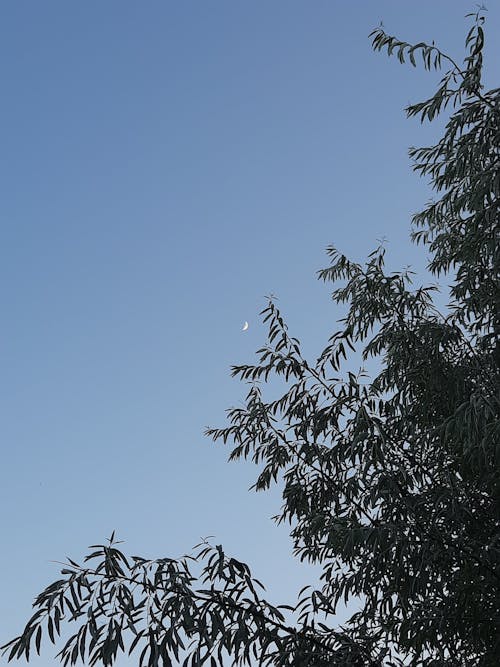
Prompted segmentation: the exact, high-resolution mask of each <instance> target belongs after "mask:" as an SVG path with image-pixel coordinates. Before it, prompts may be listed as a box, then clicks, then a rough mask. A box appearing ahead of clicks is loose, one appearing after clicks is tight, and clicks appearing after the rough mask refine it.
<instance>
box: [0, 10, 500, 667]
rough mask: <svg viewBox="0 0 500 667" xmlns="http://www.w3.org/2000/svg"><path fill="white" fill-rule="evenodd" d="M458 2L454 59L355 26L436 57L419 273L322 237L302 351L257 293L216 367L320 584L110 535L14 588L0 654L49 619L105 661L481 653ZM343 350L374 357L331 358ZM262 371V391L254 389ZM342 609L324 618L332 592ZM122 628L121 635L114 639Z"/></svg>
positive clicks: (486, 600) (489, 618)
mask: <svg viewBox="0 0 500 667" xmlns="http://www.w3.org/2000/svg"><path fill="white" fill-rule="evenodd" d="M471 16H472V27H471V29H470V31H469V33H468V35H467V38H466V49H467V54H466V56H465V59H464V62H463V65H462V66H460V65H458V64H457V62H456V61H455V60H453V59H452V58H450V57H449V56H447V55H445V54H444V53H442V52H441V51H440V50H439V49H438V48H437V47H436V46H434V45H427V44H424V43H419V44H415V45H411V44H408V43H406V42H402V41H399V40H398V39H396V38H395V37H392V36H389V35H387V34H386V33H385V32H384V31H383V30H382V28H378V29H376V30H375V31H374V32H373V33H372V34H371V37H372V40H373V47H374V49H375V50H376V51H383V50H386V51H387V53H388V54H389V55H391V54H396V55H397V57H398V58H399V60H400V61H401V62H406V61H409V62H410V63H411V64H412V65H414V66H415V65H416V63H417V57H419V58H421V59H422V60H423V64H424V66H425V68H426V69H427V70H431V69H440V68H441V67H442V66H443V65H445V66H446V68H447V69H445V74H444V76H443V78H442V79H441V82H440V85H439V87H438V89H437V91H436V93H435V94H434V95H433V96H432V97H430V98H429V99H428V100H426V101H424V102H421V103H419V104H415V105H412V106H410V107H408V109H407V113H408V116H410V117H411V116H417V117H420V118H421V120H422V121H426V120H428V121H432V120H433V119H434V118H435V117H437V116H438V115H439V114H440V113H442V112H443V111H445V110H446V108H447V107H449V108H450V109H451V115H450V117H449V119H448V121H447V124H446V128H445V131H444V135H443V137H442V139H441V140H440V141H439V142H438V143H437V144H436V145H435V146H430V147H426V148H412V149H411V150H410V156H411V158H412V159H413V161H414V169H415V170H416V171H417V172H418V173H420V174H422V175H426V176H428V177H430V180H431V183H432V186H433V188H434V190H435V192H436V195H437V197H438V198H437V199H436V200H435V201H433V202H431V203H429V204H428V205H427V206H426V208H425V209H424V210H423V211H422V212H420V213H418V214H417V215H415V216H414V218H413V224H414V229H413V233H412V237H413V239H414V241H415V242H416V243H421V244H423V245H425V246H426V247H427V249H428V252H429V253H430V257H431V259H430V265H429V268H430V270H431V271H432V272H433V273H434V274H436V275H440V274H442V275H445V276H447V277H448V279H449V280H451V281H452V285H451V288H450V301H451V302H450V305H449V307H448V309H447V311H446V312H445V313H444V314H442V313H440V312H439V310H438V309H437V307H436V305H435V298H434V294H433V292H434V291H435V290H436V287H434V286H432V285H424V286H420V287H418V288H413V286H412V280H411V273H410V272H408V271H405V272H399V273H390V274H388V273H387V272H385V270H384V253H385V251H384V248H383V247H379V248H377V249H376V250H375V251H374V252H373V253H371V255H369V257H368V259H367V261H366V263H365V265H360V264H357V263H354V262H352V261H350V260H349V259H348V258H347V257H345V256H344V255H342V254H341V253H340V252H338V251H337V250H336V249H335V248H329V249H328V254H329V257H330V260H331V261H330V265H329V266H328V267H327V268H326V269H324V270H322V271H320V274H319V275H320V278H321V279H323V280H324V281H332V282H333V283H335V290H334V292H333V299H334V301H335V302H337V303H339V304H345V308H346V315H345V318H344V319H343V320H342V321H341V326H340V328H339V330H338V331H336V332H335V333H334V334H333V335H332V336H331V338H330V339H329V341H328V344H327V345H326V347H325V349H324V350H323V351H322V352H321V354H320V356H319V358H318V359H317V360H316V361H315V362H310V361H307V360H306V359H305V358H304V357H303V356H302V353H301V346H300V343H299V341H298V340H297V339H296V338H293V337H292V336H290V335H289V333H288V329H287V326H286V324H285V322H284V319H283V317H282V315H281V313H280V311H279V309H278V307H277V306H276V304H275V302H274V301H273V300H270V301H269V303H268V305H267V307H266V308H265V310H264V311H263V316H264V321H265V322H267V323H268V325H269V334H268V341H267V345H266V346H265V347H263V348H262V349H260V350H259V351H258V354H259V355H260V357H259V361H258V363H257V364H254V365H243V366H235V367H234V368H233V374H234V375H235V376H237V377H239V378H241V379H242V380H244V381H250V382H251V388H250V391H249V392H248V396H247V400H246V405H245V407H244V408H235V409H232V410H230V411H229V413H228V414H229V425H228V426H226V427H225V428H221V429H209V430H208V434H209V435H210V436H211V437H212V438H214V439H215V440H222V441H223V442H227V441H230V442H232V443H233V445H234V447H233V449H232V453H231V456H230V458H231V459H239V458H245V459H251V460H252V461H253V462H254V463H256V464H257V465H258V466H260V472H259V475H258V478H257V481H256V483H255V489H256V490H261V489H267V488H269V487H270V485H271V484H275V483H276V484H280V485H281V487H282V489H283V505H282V507H281V510H280V513H279V514H278V516H277V517H276V520H277V522H278V523H280V522H289V523H290V526H291V528H290V530H291V533H290V535H291V539H292V541H293V545H294V550H295V554H296V556H297V557H298V558H300V559H301V560H303V561H311V562H315V563H320V564H321V565H322V586H321V588H320V589H319V590H313V589H311V588H306V589H305V590H303V591H302V592H301V594H300V595H299V599H298V602H297V604H296V606H295V607H293V608H292V607H287V606H286V605H281V606H273V605H271V604H270V603H269V602H267V601H266V600H265V598H264V597H263V593H262V588H263V587H262V585H261V584H260V582H258V581H257V580H256V579H254V578H253V577H252V575H251V572H250V570H249V568H248V566H247V565H246V564H245V563H243V562H241V561H239V560H236V559H235V558H231V557H229V556H228V555H226V554H225V553H224V551H223V549H222V547H221V546H213V545H211V544H209V543H208V542H203V543H202V544H200V545H198V547H196V548H195V550H194V552H193V554H192V555H190V556H186V557H185V558H183V559H180V560H174V559H171V558H161V559H158V560H154V561H147V560H145V559H143V558H140V557H138V556H132V557H126V556H125V555H124V554H123V553H122V551H120V550H119V549H118V544H117V543H116V542H115V541H114V535H112V536H111V538H110V540H109V543H107V544H104V545H97V546H95V547H92V551H91V553H89V555H88V556H86V557H85V559H84V562H83V564H82V565H80V564H78V563H77V562H75V561H73V560H68V562H67V563H66V564H65V566H64V569H63V570H62V577H63V578H61V579H59V580H58V581H55V582H54V583H53V584H51V585H50V586H48V587H47V588H46V589H45V590H44V591H43V592H42V593H41V594H40V595H39V596H38V597H37V598H36V599H35V602H34V608H35V613H34V614H33V616H32V617H31V619H30V620H29V621H28V623H27V624H26V627H25V629H24V631H23V633H22V634H21V635H20V636H19V637H17V638H15V639H13V640H12V641H10V642H9V643H8V644H6V645H5V646H4V647H3V648H4V652H5V653H6V655H7V656H8V659H9V660H11V659H13V658H20V657H22V656H25V657H26V658H28V659H29V657H30V649H32V648H33V647H34V648H35V649H36V650H37V651H39V649H40V645H41V641H42V639H43V637H44V636H45V635H46V634H47V635H48V637H49V639H50V640H51V641H52V642H53V643H54V642H55V641H56V638H57V636H58V635H59V634H60V631H61V625H62V624H63V622H64V623H69V626H68V627H73V628H75V632H74V633H73V634H72V636H71V637H70V638H69V639H68V641H67V642H66V644H65V645H64V646H62V648H61V650H60V653H59V654H58V655H59V657H60V659H61V660H62V662H63V663H64V665H67V664H68V663H69V664H74V663H75V662H76V661H77V660H78V659H79V657H81V659H82V660H88V661H89V664H90V665H95V664H100V663H102V664H103V665H105V666H107V665H111V664H113V662H114V660H115V659H116V657H117V655H118V654H119V653H120V652H122V651H126V650H128V651H129V652H132V651H136V652H137V654H138V655H139V663H140V664H141V665H145V664H147V665H150V666H152V665H158V664H160V663H161V664H163V665H172V664H174V663H176V664H178V663H179V661H180V660H181V661H182V660H183V661H184V662H183V664H185V665H192V666H195V665H202V664H205V663H206V664H210V665H211V666H212V667H215V666H216V665H222V664H223V663H224V661H226V664H229V663H231V664H252V662H253V663H255V664H256V663H258V664H262V665H276V666H281V665H283V666H284V665H296V666H298V665H300V666H303V665H304V666H306V665H311V666H312V665H314V666H315V667H320V666H326V665H329V666H331V665H357V666H361V665H363V666H364V665H382V664H384V665H398V664H412V665H427V666H428V665H436V666H437V665H454V666H456V665H484V666H488V665H491V666H493V665H496V664H498V663H497V661H498V656H499V655H500V640H499V637H500V632H499V631H500V588H499V585H500V474H499V473H500V428H499V407H500V382H499V365H500V290H499V279H500V243H499V241H500V239H499V229H500V226H499V205H500V169H499V159H500V153H499V145H500V120H499V117H500V90H499V89H494V90H490V91H488V92H486V91H484V89H483V85H482V66H483V59H482V58H483V56H482V54H483V43H484V34H483V22H484V17H483V14H482V12H481V11H480V12H478V13H477V14H474V15H471ZM350 351H355V352H359V353H361V354H362V356H363V358H364V359H368V358H370V357H374V358H375V359H377V360H378V364H379V366H380V370H379V372H378V373H377V374H376V375H375V377H373V378H369V377H367V376H366V375H365V374H363V373H359V374H354V373H353V372H351V371H350V370H346V371H345V372H344V371H343V368H344V367H345V365H346V363H348V362H349V359H350ZM269 377H278V378H281V379H282V380H283V382H284V389H283V393H282V394H281V395H280V396H279V397H278V398H277V399H273V400H266V399H265V397H264V388H263V387H264V386H265V383H266V381H267V380H268V378H269ZM354 596H358V597H359V598H360V600H361V608H360V610H359V611H358V612H356V613H355V614H354V615H353V616H352V617H351V618H350V620H349V622H348V623H347V624H346V625H345V627H342V628H339V629H334V627H332V624H333V621H334V616H335V613H336V609H337V606H338V604H339V602H340V601H341V600H343V599H346V600H349V599H351V598H353V597H354ZM126 642H127V646H126Z"/></svg>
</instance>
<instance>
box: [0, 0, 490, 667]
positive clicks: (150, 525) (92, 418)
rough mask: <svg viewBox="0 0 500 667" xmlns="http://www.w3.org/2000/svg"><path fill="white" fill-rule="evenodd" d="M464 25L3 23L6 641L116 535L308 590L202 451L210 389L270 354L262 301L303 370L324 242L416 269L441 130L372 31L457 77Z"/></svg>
mask: <svg viewBox="0 0 500 667" xmlns="http://www.w3.org/2000/svg"><path fill="white" fill-rule="evenodd" d="M473 8H474V4H473V3H471V2H469V1H467V2H462V0H453V1H452V0H447V1H441V2H439V3H436V2H434V1H430V0H427V1H422V0H420V1H419V2H395V1H388V0H383V1H380V2H368V1H365V2H361V1H357V2H350V3H346V2H334V1H328V2H327V1H326V0H325V1H320V0H318V1H315V2H303V1H302V2H297V1H296V0H287V1H286V2H285V1H284V0H280V1H273V2H264V1H263V0H259V1H257V2H247V3H243V2H234V1H229V0H218V1H217V2H201V1H198V2H192V1H189V0H186V1H185V2H176V3H174V2H165V1H159V0H151V1H149V2H141V3H139V2H132V1H130V0H107V1H106V2H102V1H101V0H99V1H98V0H87V1H86V2H78V3H77V2H73V3H70V2H67V1H63V0H45V1H44V2H36V3H35V2H27V1H25V0H16V1H15V2H14V1H11V2H4V3H2V4H1V6H0V51H1V57H0V70H1V81H2V89H3V90H2V99H3V101H2V107H1V116H2V122H1V125H0V132H1V153H2V160H1V162H0V179H1V183H2V197H1V199H0V242H1V245H0V248H1V249H0V252H1V254H2V261H1V263H0V272H1V279H0V295H1V296H0V298H1V304H2V327H1V333H0V340H1V345H0V364H1V380H0V392H1V395H0V400H1V404H2V415H3V417H2V420H1V426H0V429H1V433H0V437H1V443H2V445H1V446H2V463H3V465H2V471H1V472H0V475H1V485H0V500H1V503H0V507H1V509H0V512H1V526H2V536H3V541H4V546H3V548H2V549H1V551H0V591H1V595H0V628H1V635H0V642H2V643H3V642H4V641H6V640H8V639H10V638H11V637H12V636H13V635H14V634H16V633H17V632H18V631H19V630H20V629H21V626H22V624H23V622H24V621H25V620H26V619H27V618H28V615H29V614H30V606H31V601H32V598H33V596H34V595H35V594H36V593H37V592H39V591H40V590H41V589H42V588H43V587H44V586H45V585H46V584H48V583H50V582H51V581H52V580H53V579H55V578H57V575H58V569H57V566H56V565H54V564H53V563H51V562H50V561H51V560H62V559H64V557H65V556H66V555H69V556H71V557H72V558H75V559H76V560H78V559H79V558H81V557H82V556H83V555H84V554H85V552H86V547H87V545H88V544H92V543H96V542H99V541H102V540H103V539H104V538H106V537H107V536H108V535H109V534H110V533H111V531H112V530H116V531H117V534H118V536H119V537H120V538H122V539H124V540H125V541H126V544H125V545H124V546H125V549H126V550H127V551H128V552H131V553H139V554H141V555H144V556H147V557H155V556H176V555H181V554H183V553H185V552H187V551H188V550H189V549H190V548H191V547H192V545H194V544H195V543H196V542H198V540H199V538H200V537H201V536H205V535H215V536H216V539H217V541H218V542H222V543H223V544H224V546H225V547H226V549H227V550H228V551H229V552H231V553H232V554H233V555H235V556H236V557H238V558H240V559H242V560H246V561H247V562H248V563H249V564H250V565H251V566H252V568H253V570H254V572H255V575H256V576H257V577H259V578H260V579H261V580H262V581H264V582H265V583H267V584H268V587H269V589H270V594H269V597H270V599H273V600H275V601H276V602H289V601H291V600H293V597H294V594H295V592H296V591H297V590H298V589H299V588H300V587H301V586H302V585H303V584H304V583H307V581H308V580H309V577H310V572H309V571H308V570H307V569H306V568H304V567H303V566H300V565H299V564H297V563H295V562H294V561H293V560H292V558H291V547H290V543H289V541H288V539H287V534H286V531H285V530H281V529H277V528H276V527H275V526H274V525H273V523H272V522H271V521H270V519H269V517H270V516H272V515H273V514H274V513H275V512H276V511H277V509H278V507H279V502H280V501H279V495H277V494H276V493H270V494H267V495H266V494H255V493H249V492H248V487H249V486H250V485H251V484H252V482H253V481H254V478H255V474H256V470H255V469H254V468H253V467H252V465H251V464H246V465H245V464H232V465H229V464H227V463H226V459H227V454H228V450H227V449H224V448H223V447H222V446H214V445H213V444H211V442H209V441H208V440H207V439H206V438H204V436H203V430H204V428H205V426H207V425H222V424H223V423H224V410H225V409H226V408H227V407H229V406H231V405H234V404H238V402H239V401H241V400H242V399H243V398H244V395H245V392H246V387H245V386H244V385H240V384H239V383H237V382H236V381H234V380H231V378H230V376H229V372H228V370H229V367H230V365H231V364H233V363H244V362H248V361H252V360H253V359H254V356H253V354H254V351H255V350H256V349H257V348H259V347H260V346H261V344H262V343H263V342H264V336H265V329H264V328H263V327H262V325H261V324H260V323H259V318H258V312H259V311H260V310H261V309H262V307H263V306H264V305H265V300H264V296H265V295H266V294H269V293H270V292H273V293H274V294H276V295H277V296H278V297H279V300H280V301H279V303H280V306H281V308H282V309H283V312H284V314H285V315H286V317H287V319H288V322H289V324H290V328H291V331H292V334H293V335H296V336H297V337H299V338H300V339H301V340H303V342H304V346H305V349H306V350H307V351H308V352H309V353H310V354H311V355H314V354H315V353H316V352H319V350H320V348H321V346H322V344H323V343H324V342H325V341H326V339H327V337H328V335H329V334H330V333H331V332H332V330H333V328H334V326H335V322H336V320H337V319H338V317H339V316H340V315H341V313H339V312H338V311H337V309H336V308H335V307H334V306H333V305H332V303H331V302H330V299H329V292H330V289H329V288H328V286H324V285H322V284H320V283H318V282H317V281H316V278H315V273H316V271H317V270H318V269H320V268H322V267H323V266H325V265H326V263H327V260H326V256H325V253H324V249H325V247H326V246H327V245H328V244H330V243H333V244H335V245H337V246H338V247H339V248H340V249H342V250H343V251H345V252H346V253H347V254H349V255H350V256H352V257H353V258H355V259H357V260H362V259H363V258H364V257H365V256H366V254H367V253H368V252H369V251H370V250H372V249H373V247H374V246H375V245H376V244H377V239H380V238H381V237H386V238H387V239H388V257H389V262H390V265H391V267H394V268H400V267H402V266H404V265H407V264H413V265H415V266H416V267H417V268H419V269H422V268H423V266H424V265H425V257H424V256H423V255H422V253H421V251H419V250H417V249H415V248H413V247H412V246H411V245H410V243H409V240H408V229H409V221H410V217H411V214H412V213H413V212H415V211H416V210H418V209H419V208H420V207H421V206H422V205H423V204H424V203H425V201H426V199H427V197H428V196H429V192H428V189H427V186H426V184H425V183H424V182H422V181H419V180H418V178H417V177H416V176H415V175H413V174H412V172H411V168H410V165H409V161H408V157H407V148H408V146H410V145H412V144H415V145H419V144H425V143H426V141H431V140H432V138H433V137H436V136H437V134H436V133H437V132H438V130H439V126H436V128H432V127H431V128H430V129H429V128H425V127H424V128H422V127H421V126H420V125H419V124H418V122H416V121H408V120H406V118H405V115H404V113H403V108H404V107H405V106H406V105H407V104H408V103H409V102H415V101H419V100H420V99H423V98H424V97H425V96H426V95H430V94H431V93H432V92H433V90H434V85H435V83H436V81H437V80H438V77H437V76H436V75H432V74H431V75H429V74H428V73H425V72H424V71H423V68H420V69H418V70H413V69H412V68H411V67H403V66H401V65H399V63H397V61H396V60H389V59H387V57H386V56H384V55H380V54H374V53H373V52H372V51H371V47H370V42H369V40H368V38H367V35H368V33H369V32H370V30H371V29H372V28H373V27H375V26H377V25H378V24H379V23H380V21H381V20H383V22H384V25H385V27H386V29H387V31H389V32H391V33H396V34H398V35H399V36H401V37H402V38H403V39H407V40H408V41H420V40H426V41H431V40H432V39H435V40H436V42H437V43H438V44H439V45H440V46H441V47H442V48H443V49H444V50H445V51H449V52H451V53H453V54H456V55H457V57H460V56H461V55H462V53H463V41H464V36H465V33H466V30H467V29H468V25H467V23H466V21H465V19H464V15H465V14H466V13H467V12H468V11H470V10H471V9H473ZM499 17H500V9H499V7H498V5H497V4H495V3H491V7H490V11H489V18H488V25H487V37H488V39H489V47H488V49H487V54H489V56H490V57H491V59H492V60H493V58H496V59H498V58H497V55H498V54H497V53H494V51H493V47H494V41H495V39H496V34H497V30H498V26H499ZM495 67H496V69H488V77H487V78H488V79H489V80H491V85H492V86H493V85H498V67H497V66H496V65H495ZM495 77H496V80H495ZM245 320H248V321H249V323H250V327H249V329H248V331H247V332H245V333H242V332H241V327H242V325H243V322H244V321H245ZM51 655H53V652H51V651H50V650H49V651H47V652H45V653H44V655H43V657H42V658H40V659H38V660H34V662H35V663H36V664H38V665H44V664H49V662H50V663H51V660H50V656H51Z"/></svg>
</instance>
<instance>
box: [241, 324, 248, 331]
mask: <svg viewBox="0 0 500 667" xmlns="http://www.w3.org/2000/svg"><path fill="white" fill-rule="evenodd" d="M247 329H248V322H245V324H244V325H243V329H242V331H246V330H247Z"/></svg>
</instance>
